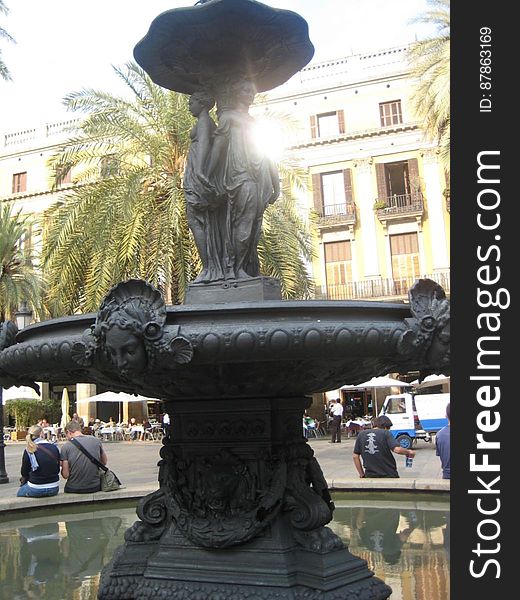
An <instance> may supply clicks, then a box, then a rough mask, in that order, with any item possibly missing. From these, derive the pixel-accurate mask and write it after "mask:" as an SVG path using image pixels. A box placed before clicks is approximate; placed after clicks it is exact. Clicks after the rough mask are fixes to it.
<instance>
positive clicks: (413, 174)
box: [408, 158, 421, 192]
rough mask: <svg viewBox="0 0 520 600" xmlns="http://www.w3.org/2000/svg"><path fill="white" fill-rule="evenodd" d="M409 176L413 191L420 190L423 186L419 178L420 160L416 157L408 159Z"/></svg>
mask: <svg viewBox="0 0 520 600" xmlns="http://www.w3.org/2000/svg"><path fill="white" fill-rule="evenodd" d="M408 176H409V177H410V188H411V190H412V192H418V191H419V190H420V187H421V186H420V180H419V161H418V160H417V159H416V158H411V159H410V160H409V161H408Z"/></svg>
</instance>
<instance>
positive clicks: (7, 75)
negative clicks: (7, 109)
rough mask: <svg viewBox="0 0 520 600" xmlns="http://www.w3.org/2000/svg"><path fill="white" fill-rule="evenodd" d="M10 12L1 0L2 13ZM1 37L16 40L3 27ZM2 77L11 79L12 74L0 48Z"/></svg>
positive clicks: (0, 73)
mask: <svg viewBox="0 0 520 600" xmlns="http://www.w3.org/2000/svg"><path fill="white" fill-rule="evenodd" d="M8 13H9V9H8V8H7V6H6V5H5V2H4V0H0V14H2V15H7V14H8ZM0 39H4V40H8V41H10V42H14V40H13V38H12V37H11V36H10V35H9V34H8V33H7V31H6V30H5V29H3V27H0ZM0 77H1V78H2V79H5V81H10V80H11V74H10V73H9V69H8V68H7V65H6V64H5V63H4V61H3V60H2V50H1V49H0Z"/></svg>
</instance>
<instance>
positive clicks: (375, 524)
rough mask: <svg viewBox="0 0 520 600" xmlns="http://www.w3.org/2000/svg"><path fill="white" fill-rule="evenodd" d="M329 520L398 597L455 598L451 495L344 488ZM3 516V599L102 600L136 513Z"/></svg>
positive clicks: (125, 508) (113, 508)
mask: <svg viewBox="0 0 520 600" xmlns="http://www.w3.org/2000/svg"><path fill="white" fill-rule="evenodd" d="M334 501H335V504H336V510H335V512H334V521H333V522H332V523H331V524H330V527H331V528H332V529H333V530H334V531H335V532H336V533H337V534H338V535H339V536H340V537H341V538H342V539H343V540H344V542H345V543H346V544H347V545H348V546H349V549H350V551H351V552H352V553H354V554H355V555H357V556H360V557H361V558H364V559H365V560H366V561H367V562H368V565H369V567H370V568H371V569H372V570H373V571H374V572H375V574H376V575H377V576H378V577H379V578H380V579H383V580H384V581H385V582H386V583H387V584H389V585H390V586H391V587H392V589H393V593H392V596H391V600H421V599H422V598H428V600H449V597H450V592H449V570H450V566H449V541H450V512H449V498H447V497H446V496H441V497H439V496H431V495H417V494H414V495H410V494H408V495H406V494H403V495H399V496H396V495H395V494H393V495H392V494H382V493H371V494H368V495H367V494H364V495H361V494H357V493H356V494H354V493H348V494H346V493H344V494H337V495H335V497H334ZM92 508H93V507H88V508H85V506H78V507H75V508H74V509H70V508H67V510H68V511H69V512H67V513H66V514H65V513H63V512H61V513H59V512H58V511H57V510H56V509H46V510H45V511H43V510H39V511H34V512H30V513H25V514H23V515H19V516H12V515H11V516H10V517H9V518H10V521H7V520H6V516H4V517H3V518H2V520H0V581H1V583H0V599H2V600H4V599H5V600H8V599H9V600H26V599H33V598H38V599H41V600H76V599H79V598H81V600H95V598H96V596H97V589H98V585H99V575H100V571H101V569H102V568H103V566H104V565H105V564H107V563H108V562H109V560H110V559H111V558H112V555H113V552H114V550H115V549H116V547H117V546H119V545H120V544H122V543H123V535H124V532H125V530H126V529H127V528H128V527H130V525H132V523H133V522H134V521H135V520H136V515H135V507H134V505H132V504H130V503H124V504H122V503H117V504H115V503H114V504H111V505H110V508H108V509H107V508H101V507H99V505H98V506H97V507H95V509H94V510H92Z"/></svg>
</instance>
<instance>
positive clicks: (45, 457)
mask: <svg viewBox="0 0 520 600" xmlns="http://www.w3.org/2000/svg"><path fill="white" fill-rule="evenodd" d="M25 439H26V443H27V447H26V449H25V450H24V453H23V456H22V469H21V474H22V476H21V478H20V487H19V488H18V491H17V493H16V495H17V496H21V497H27V498H42V497H44V496H56V494H57V493H58V492H59V489H60V487H59V486H60V451H59V450H58V448H57V447H56V446H55V445H54V444H52V443H51V442H49V441H47V440H45V439H44V438H43V429H42V428H41V427H40V426H39V425H33V426H32V427H29V432H28V434H27V436H26V438H25Z"/></svg>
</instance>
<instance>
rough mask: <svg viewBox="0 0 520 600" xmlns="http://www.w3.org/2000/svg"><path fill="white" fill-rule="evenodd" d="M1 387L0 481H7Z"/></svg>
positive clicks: (1, 391) (0, 389) (1, 389)
mask: <svg viewBox="0 0 520 600" xmlns="http://www.w3.org/2000/svg"><path fill="white" fill-rule="evenodd" d="M3 391H4V389H3V387H2V386H1V385H0V433H1V435H0V483H9V476H8V475H7V472H6V470H5V442H4V400H3Z"/></svg>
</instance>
